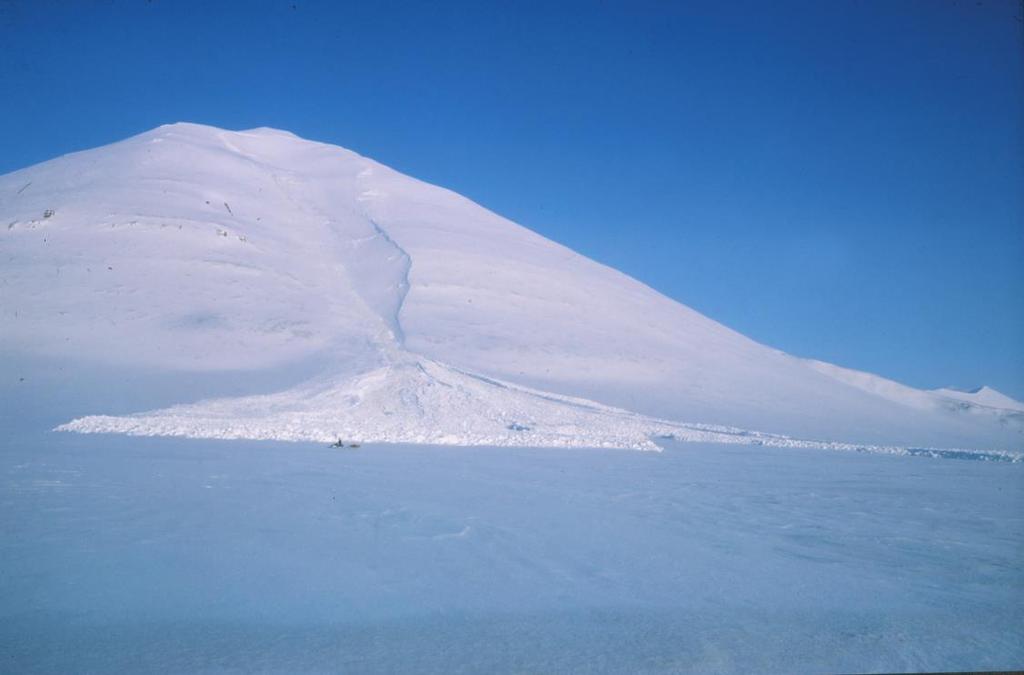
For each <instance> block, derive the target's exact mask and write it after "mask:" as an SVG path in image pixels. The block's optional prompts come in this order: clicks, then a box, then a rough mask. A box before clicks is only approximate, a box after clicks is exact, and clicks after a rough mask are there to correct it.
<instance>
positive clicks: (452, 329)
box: [0, 124, 1024, 450]
mask: <svg viewBox="0 0 1024 675" xmlns="http://www.w3.org/2000/svg"><path fill="white" fill-rule="evenodd" d="M0 218H2V220H0V228H2V229H0V237H2V239H0V243H2V251H3V256H4V265H3V280H2V284H0V293H2V295H0V308H2V316H3V321H4V326H5V329H4V331H3V334H2V336H0V349H2V350H3V351H4V352H5V353H8V354H14V355H42V356H44V357H46V358H60V359H73V360H77V361H81V362H83V363H86V362H88V363H102V364H107V365H108V366H111V367H116V368H118V369H133V368H134V369H140V370H143V369H149V370H153V369H156V370H162V371H165V372H169V373H187V372H197V373H211V372H219V371H233V372H252V371H261V370H268V369H282V368H283V369H288V368H290V367H292V365H293V364H298V363H304V362H308V361H309V360H311V359H313V360H315V361H316V362H317V363H318V364H320V365H319V368H318V370H319V372H320V373H321V375H320V376H318V377H317V378H316V379H315V380H314V381H311V382H307V383H302V384H298V385H296V386H293V387H288V388H286V389H285V390H284V391H278V392H275V393H269V394H268V395H266V396H254V397H249V398H245V397H243V398H240V399H237V400H236V401H234V402H225V401H216V402H212V403H209V402H207V403H201V404H196V405H195V406H179V407H175V408H172V409H169V410H167V411H162V412H157V413H153V414H149V415H144V416H140V417H137V418H130V419H127V420H126V421H125V420H122V421H121V422H115V421H112V418H106V421H105V422H102V423H100V422H99V421H98V419H99V418H91V419H92V421H91V422H89V423H86V422H84V421H83V422H82V423H79V424H77V426H76V425H72V427H73V428H79V429H80V430H85V428H86V427H88V426H90V425H91V427H92V430H120V431H126V430H128V429H129V427H131V429H133V430H134V432H135V433H176V434H182V433H185V434H196V435H207V436H209V435H214V436H223V435H236V436H243V437H247V436H252V437H268V436H269V437H274V438H291V437H303V438H310V437H317V438H319V437H321V436H323V435H334V434H335V433H337V434H342V433H344V434H346V435H347V436H349V437H351V438H367V439H373V440H388V439H392V440H402V441H417V440H419V441H426V440H429V441H431V442H442V439H446V441H445V442H456V443H476V442H481V441H484V442H489V443H510V444H520V445H522V444H533V445H544V444H556V445H565V444H579V443H584V444H590V445H622V446H626V447H647V446H649V444H650V442H649V440H648V437H649V435H651V434H652V433H653V434H657V433H660V431H659V427H658V425H660V424H663V423H665V422H664V420H683V421H686V422H689V423H701V424H705V425H728V426H730V427H741V428H747V429H757V430H762V431H764V432H766V434H771V435H785V436H787V437H799V438H804V439H808V438H810V439H822V440H825V441H841V442H851V443H858V444H882V445H930V446H937V447H946V448H948V447H973V448H995V449H1000V448H1001V449H1012V450H1016V449H1019V448H1020V446H1021V440H1022V429H1024V420H1022V414H1021V412H1020V410H1017V409H1010V408H1006V407H1003V408H998V407H992V406H986V405H983V404H978V405H970V406H966V407H964V406H961V405H956V404H955V400H954V398H951V397H950V396H949V395H947V394H945V393H942V392H924V391H919V390H914V389H912V388H909V387H904V386H903V385H899V384H897V383H894V382H891V381H888V380H885V379H883V378H879V377H877V376H874V375H869V374H866V373H855V372H854V371H849V370H846V369H842V368H838V367H835V366H829V365H828V364H821V363H818V362H813V361H807V360H804V359H800V358H796V357H793V356H790V355H787V354H784V353H782V352H780V351H778V350H775V349H771V348H769V347H766V346H764V345H760V344H758V343H756V342H754V341H752V340H749V339H748V338H746V337H744V336H742V335H740V334H738V333H736V332H735V331H732V330H730V329H728V328H726V327H725V326H722V325H721V324H718V323H716V322H714V321H712V320H710V319H708V318H707V317H704V316H702V315H700V314H699V313H697V312H695V311H693V310H691V309H689V308H687V307H685V306H683V305H681V304H679V303H677V302H675V301H673V300H671V299H669V298H666V297H665V296H663V295H661V294H659V293H657V292H656V291H654V290H652V289H650V288H648V287H646V286H644V285H643V284H641V283H639V282H637V281H635V280H634V279H631V278H629V277H627V276H625V275H623V274H621V273H619V272H617V271H615V270H612V269H610V268H608V267H605V266H602V265H600V264H598V263H595V262H593V261H591V260H588V259H587V258H584V257H582V256H580V255H578V254H576V253H574V252H572V251H571V250H569V249H567V248H565V247H563V246H561V245H559V244H556V243H554V242H551V241H549V240H547V239H544V238H543V237H541V236H539V235H537V234H536V233H534V232H532V231H530V230H528V229H525V228H523V227H521V226H519V225H516V224H515V223H512V222H510V221H508V220H506V219H504V218H501V217H500V216H498V215H496V214H494V213H491V212H489V211H487V210H486V209H483V208H482V207H480V206H479V205H477V204H474V203H473V202H471V201H469V200H467V199H465V198H463V197H461V196H459V195H457V194H454V193H452V192H450V191H448V190H445V189H443V188H439V187H436V186H432V185H428V184H425V183H422V182H420V181H417V180H415V179H413V178H410V177H408V176H404V175H402V174H399V173H397V172H395V171H393V170H391V169H388V168H387V167H384V166H382V165H380V164H378V163H376V162H374V161H372V160H370V159H367V158H364V157H361V156H359V155H357V154H355V153H353V152H350V151H348V150H344V149H342V148H338V147H336V146H331V145H325V144H321V143H315V142H310V141H305V140H302V139H299V138H297V137H295V136H294V135H292V134H289V133H287V132H282V131H276V130H271V129H254V130H250V131H244V132H231V131H224V130H220V129H215V128H211V127H205V126H200V125H192V124H175V125H169V126H164V127H160V128H158V129H155V130H153V131H150V132H147V133H144V134H141V135H139V136H136V137H133V138H130V139H128V140H126V141H123V142H120V143H115V144H113V145H109V146H106V147H103V148H98V149H95V150H90V151H86V152H81V153H76V154H72V155H68V156H65V157H61V158H58V159H55V160H52V161H49V162H45V163H43V164H40V165H37V166H34V167H30V168H28V169H24V170H22V171H17V172H14V173H11V174H8V175H6V176H3V177H0ZM417 368H418V369H417ZM481 378H483V379H481ZM442 382H443V383H446V384H449V385H451V384H453V383H454V385H455V388H456V389H457V391H458V394H457V395H455V396H450V397H446V396H438V395H435V393H434V392H435V391H436V392H440V391H443V390H444V389H443V385H442V384H440V383H442ZM432 388H433V390H432ZM254 393H257V392H254ZM360 396H362V397H364V398H363V399H361V400H363V401H364V403H363V404H362V405H361V406H355V407H354V409H353V410H352V411H350V413H351V414H350V413H348V412H345V411H346V410H349V408H353V406H350V405H349V403H348V402H349V401H351V400H353V397H356V398H359V397H360ZM580 399H582V401H581V400H580ZM417 400H418V401H420V403H417V402H416V401H417ZM597 402H599V403H597ZM346 406H348V407H346ZM386 409H388V410H394V411H399V410H401V411H402V414H401V415H397V414H396V415H391V416H387V415H385V414H384V413H383V411H384V410H386ZM281 411H284V412H281ZM626 411H630V412H629V413H627V412H626ZM81 412H83V413H84V412H91V411H88V410H82V411H81ZM525 412H529V415H530V420H531V421H532V424H533V425H535V427H536V429H534V428H533V427H531V430H530V432H527V431H526V430H516V429H509V428H508V425H509V424H514V425H518V426H530V423H528V422H519V421H518V418H519V417H523V416H524V413H525ZM183 415H184V416H187V417H188V418H189V419H190V420H191V421H192V422H191V423H189V424H186V423H185V422H183V421H182V419H183V417H182V416H183ZM282 415H285V417H282ZM296 415H297V416H298V418H296ZM388 417H390V419H385V418H388ZM172 418H173V419H177V420H178V421H177V422H175V423H173V424H170V423H169V420H170V419H172ZM143 419H145V420H148V422H146V424H143V423H142V420H143ZM296 419H299V420H300V427H302V426H303V425H307V424H309V425H311V426H310V428H305V427H303V428H302V429H294V428H291V430H288V431H284V430H282V429H283V426H282V425H287V424H290V423H292V422H295V420H296ZM524 419H525V417H524ZM563 419H568V424H569V425H570V427H569V428H575V431H572V432H570V433H568V434H566V433H563V432H562V431H559V429H558V426H559V424H560V420H563ZM313 420H316V422H315V424H314V423H313ZM638 420H640V421H638ZM147 424H148V425H149V426H146V425H147ZM667 424H673V423H667ZM168 425H169V426H168ZM572 425H576V426H575V427H573V426H572ZM677 426H678V425H677ZM698 427H700V425H692V424H691V425H689V427H688V428H698ZM228 429H230V430H231V431H230V432H228V431H226V430H228ZM502 429H504V431H502ZM584 429H589V430H591V431H592V433H590V434H589V435H587V434H582V433H581V434H580V435H579V436H578V438H579V439H582V440H579V441H578V442H576V443H568V441H566V440H565V439H566V438H569V437H572V436H573V435H574V434H576V432H577V431H581V430H584ZM275 430H277V431H275ZM531 432H533V435H532V436H530V438H529V440H523V439H525V437H526V436H529V434H530V433H531ZM517 439H518V440H517ZM559 439H561V440H559ZM519 440H521V442H519Z"/></svg>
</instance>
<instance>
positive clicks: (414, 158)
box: [0, 0, 1024, 398]
mask: <svg viewBox="0 0 1024 675" xmlns="http://www.w3.org/2000/svg"><path fill="white" fill-rule="evenodd" d="M1022 14H1024V10H1022V6H1021V3H1020V2H1016V1H1010V0H1002V1H996V0H981V1H980V2H979V1H976V0H970V1H965V0H957V1H953V0H921V1H917V2H915V1H910V0H908V1H901V2H893V1H891V0H879V1H874V2H873V1H860V2H857V1H852V0H850V1H847V2H844V1H840V0H835V1H833V0H829V1H827V2H822V1H821V0H815V1H812V2H717V1H710V0H709V1H707V2H692V3H684V2H677V3H671V2H588V3H570V2H554V3H542V2H538V3H533V2H514V3H493V4H492V3H488V2H466V3H426V2H424V3H388V2H351V3H349V2H312V1H309V0H285V1H284V2H277V1H274V2H262V3H259V2H257V3H241V2H239V3H218V2H203V3H198V2H197V3H188V2H171V1H170V0H152V1H151V2H146V1H144V0H130V1H129V0H123V1H98V0H97V1H93V2H90V1H87V0H83V1H80V2H76V3H68V2H50V1H47V0H0V44H2V57H0V58H2V60H0V100H2V102H3V103H2V105H0V173H6V172H8V171H12V170H14V169H18V168H21V167H24V166H27V165H30V164H33V163H36V162H39V161H42V160H45V159H49V158H51V157H53V156H56V155H59V154H63V153H65V152H69V151H73V150H80V149H85V148H89V147H94V146H97V145H102V144H106V143H110V142H113V141H116V140H120V139H121V138H124V137H126V136H129V135H133V134H136V133H139V132H142V131H145V130H147V129H150V128H152V127H155V126H157V125H159V124H163V123H166V122H174V121H192V122H200V123H205V124H212V125H216V126H222V127H226V128H231V129H243V128H249V127H255V126H272V127H278V128H282V129H288V130H290V131H293V132H295V133H297V134H299V135H300V136H304V137H308V138H312V139H316V140H322V141H327V142H331V143H336V144H339V145H343V146H345V147H348V148H351V149H353V150H356V151H358V152H360V153H362V154H365V155H368V156H371V157H373V158H375V159H377V160H379V161H381V162H383V163H385V164H388V165H390V166H393V167H394V168H396V169H399V170H401V171H404V172H406V173H409V174H412V175H414V176H416V177H418V178H421V179H424V180H427V181H430V182H433V183H438V184H441V185H444V186H446V187H449V188H451V189H453V190H456V191H457V192H460V193H462V194H465V195H466V196H468V197H470V198H472V199H474V200H476V201H478V202H480V203H482V204H483V205H485V206H487V207H489V208H491V209H493V210H495V211H497V212H498V213H501V214H502V215H505V216H508V217H510V218H512V219H513V220H516V221H518V222H520V223H522V224H524V225H526V226H528V227H530V228H532V229H534V230H536V231H538V232H540V233H541V234H544V235H545V236H548V237H550V238H552V239H555V240H557V241H559V242H562V243H564V244H566V245H568V246H570V247H572V248H574V249H576V250H578V251H580V252H582V253H584V254H586V255H588V256H590V257H592V258H595V259H596V260H599V261H601V262H604V263H607V264H609V265H612V266H614V267H617V268H619V269H621V270H623V271H625V272H627V273H628V274H630V275H632V276H634V277H636V278H638V279H640V280H642V281H644V282H646V283H648V284H650V285H651V286H653V287H655V288H657V289H658V290H660V291H662V292H663V293H665V294H667V295H669V296H671V297H673V298H675V299H677V300H679V301H680V302H683V303H686V304H688V305H690V306H691V307H694V308H696V309H698V310H700V311H702V312H704V313H705V314H707V315H709V316H711V317H713V318H715V319H717V320H719V321H722V322H723V323H725V324H727V325H728V326H730V327H732V328H735V329H737V330H739V331H741V332H743V333H745V334H747V335H749V336H751V337H753V338H755V339H757V340H759V341H761V342H765V343H767V344H770V345H772V346H775V347H778V348H780V349H783V350H785V351H788V352H791V353H794V354H797V355H801V356H809V357H815V358H820V359H824V360H828V361H832V362H835V363H838V364H841V365H845V366H849V367H853V368H858V369H863V370H868V371H872V372H876V373H880V374H883V375H886V376H889V377H893V378H895V379H897V380H900V381H903V382H906V383H908V384H912V385H915V386H920V387H928V388H931V387H938V386H942V385H946V384H952V385H958V386H964V387H966V386H974V385H980V384H990V385H992V386H995V387H996V388H998V389H1001V390H1003V391H1005V392H1006V393H1009V394H1011V395H1014V396H1015V397H1017V398H1024V197H1022V192H1024V190H1022V186H1024V132H1022V124H1024V122H1022V120H1024V28H1022Z"/></svg>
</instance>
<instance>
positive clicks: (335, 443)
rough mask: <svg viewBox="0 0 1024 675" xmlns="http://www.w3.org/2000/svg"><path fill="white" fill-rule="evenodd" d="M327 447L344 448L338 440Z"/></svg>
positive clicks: (342, 443) (343, 443)
mask: <svg viewBox="0 0 1024 675" xmlns="http://www.w3.org/2000/svg"><path fill="white" fill-rule="evenodd" d="M329 447H332V448H344V447H345V442H344V441H343V440H341V439H340V438H339V439H338V440H336V441H334V442H333V443H331V445H330V446H329Z"/></svg>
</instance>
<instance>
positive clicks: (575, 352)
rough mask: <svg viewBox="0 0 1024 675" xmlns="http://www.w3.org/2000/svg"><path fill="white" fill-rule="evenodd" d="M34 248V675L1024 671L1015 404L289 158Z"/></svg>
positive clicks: (66, 217)
mask: <svg viewBox="0 0 1024 675" xmlns="http://www.w3.org/2000/svg"><path fill="white" fill-rule="evenodd" d="M0 218H2V220H0V253H2V255H3V265H2V267H0V317H2V321H3V328H4V329H3V331H0V429H3V433H2V434H0V525H2V527H0V560H3V574H0V663H2V664H3V665H2V666H0V669H3V670H5V671H11V672H19V673H22V672H24V673H30V672H53V673H63V672H338V671H350V672H360V673H374V672H382V673H383V672H387V673H396V672H397V673H402V672H416V673H431V672H437V673H441V672H444V673H449V672H609V673H643V672H680V671H684V672H787V673H788V672H866V671H886V672H894V671H907V670H911V671H914V670H933V671H950V670H985V669H989V670H995V669H1009V668H1015V667H1019V666H1020V663H1021V662H1022V661H1024V642H1022V641H1021V639H1020V635H1021V634H1022V630H1024V611H1022V609H1021V608H1022V607H1024V595H1022V593H1024V591H1022V589H1024V571H1022V567H1021V565H1020V564H1019V561H1020V560H1021V556H1022V554H1024V516H1022V514H1024V474H1022V471H1024V461H1022V460H1024V454H1022V452H1021V450H1022V444H1021V433H1022V431H1021V430H1022V428H1024V415H1022V413H1024V406H1022V405H1021V404H1020V403H1018V402H1016V401H1013V400H1012V399H1009V398H1007V397H1005V396H1002V395H1001V394H999V393H998V392H995V391H993V390H991V389H987V388H983V389H981V390H979V391H976V392H974V393H965V392H958V391H954V390H951V389H944V390H937V391H934V392H926V391H920V390H916V389H913V388H911V387H907V386H905V385H902V384H899V383H896V382H892V381H890V380H887V379H885V378H881V377H878V376H876V375H872V374H868V373H861V372H857V371H853V370H849V369H846V368H842V367H840V366H835V365H832V364H826V363H821V362H817V361H811V360H806V359H801V358H797V357H795V356H790V355H787V354H784V353H781V352H779V351H777V350H774V349H771V348H769V347H766V346H763V345H760V344H757V343H755V342H753V341H751V340H749V339H747V338H745V337H743V336H742V335H739V334H737V333H735V332H734V331H732V330H730V329H728V328H726V327H724V326H722V325H720V324H718V323H716V322H714V321H712V320H711V319H708V318H707V317H704V316H701V315H700V314H698V313H696V312H694V311H693V310H691V309H689V308H687V307H685V306H683V305H681V304H679V303H677V302H675V301H673V300H670V299H668V298H666V297H664V296H662V295H660V294H658V293H657V292H656V291H654V290H652V289H650V288H647V287H645V286H643V285H642V284H640V283H638V282H637V281H635V280H633V279H630V278H628V277H626V276H624V275H622V274H621V273H619V272H616V271H615V270H611V269H609V268H607V267H604V266H602V265H599V264H597V263H595V262H593V261H590V260H587V259H586V258H583V257H582V256H579V255H577V254H575V253H573V252H572V251H570V250H569V249H566V248H565V247H563V246H560V245H558V244H556V243H554V242H551V241H548V240H546V239H544V238H543V237H540V236H539V235H537V234H535V233H533V232H531V231H529V230H527V229H525V228H522V227H520V226H518V225H516V224H514V223H511V222H509V221H507V220H505V219H503V218H501V217H500V216H498V215H496V214H493V213H490V212H488V211H487V210H485V209H483V208H482V207H480V206H478V205H476V204H473V203H472V202H470V201H469V200H466V199H465V198H463V197H460V196H459V195H456V194H454V193H452V192H450V191H447V190H444V189H442V188H438V187H435V186H431V185H427V184H425V183H421V182H419V181H416V180H415V179H412V178H409V177H407V176H403V175H401V174H398V173H397V172H394V171H392V170H390V169H388V168H387V167H384V166H382V165H380V164H378V163H376V162H374V161H372V160H369V159H367V158H364V157H361V156H359V155H357V154H356V153H353V152H350V151H348V150H344V149H341V148H337V147H334V146H329V145H324V144H319V143H313V142H309V141H305V140H302V139H300V138H298V137H296V136H294V135H292V134H289V133H287V132H282V131H277V130H273V129H265V128H264V129H254V130H249V131H244V132H231V131H224V130H220V129H214V128H211V127H203V126H199V125H190V124H177V125H169V126H165V127H160V128H159V129H155V130H153V131H151V132H147V133H145V134H142V135H140V136H137V137H135V138H131V139H128V140H126V141H123V142H121V143H116V144H114V145H111V146H107V147H104V148H99V149H96V150H91V151H87V152H83V153H76V154H74V155H68V156H66V157H62V158H58V159H55V160H52V161H50V162H46V163H44V164H40V165H38V166H35V167H30V168H28V169H25V170H23V171H18V172H15V173H12V174H8V175H6V176H2V177H0ZM139 411H144V412H139ZM54 427H57V428H60V429H62V430H66V431H75V432H83V433H52V432H49V431H46V430H48V429H52V428H54ZM114 434H117V435H114ZM171 437H177V438H171ZM182 437H184V438H182ZM227 439H232V440H227ZM251 439H263V440H251ZM339 440H341V441H344V447H330V446H331V445H333V444H334V443H335V442H336V441H339ZM280 441H288V442H280ZM354 445H358V446H359V447H357V448H354V447H352V446H354ZM464 446H473V447H464ZM621 448H628V449H634V450H646V451H653V452H623V451H622V450H621Z"/></svg>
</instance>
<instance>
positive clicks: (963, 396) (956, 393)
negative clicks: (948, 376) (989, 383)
mask: <svg viewBox="0 0 1024 675" xmlns="http://www.w3.org/2000/svg"><path fill="white" fill-rule="evenodd" d="M934 391H935V393H936V394H939V395H940V396H944V397H946V398H951V399H956V400H957V401H962V402H963V403H968V404H971V406H985V407H988V408H995V409H1002V410H1014V411H1016V412H1024V403H1021V402H1020V401H1017V400H1014V399H1012V398H1010V397H1009V396H1007V395H1006V394H1004V393H1002V392H1000V391H996V390H995V389H993V388H992V387H979V388H977V389H975V390H973V391H960V390H959V389H953V388H951V387H945V388H943V389H936V390H934Z"/></svg>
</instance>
